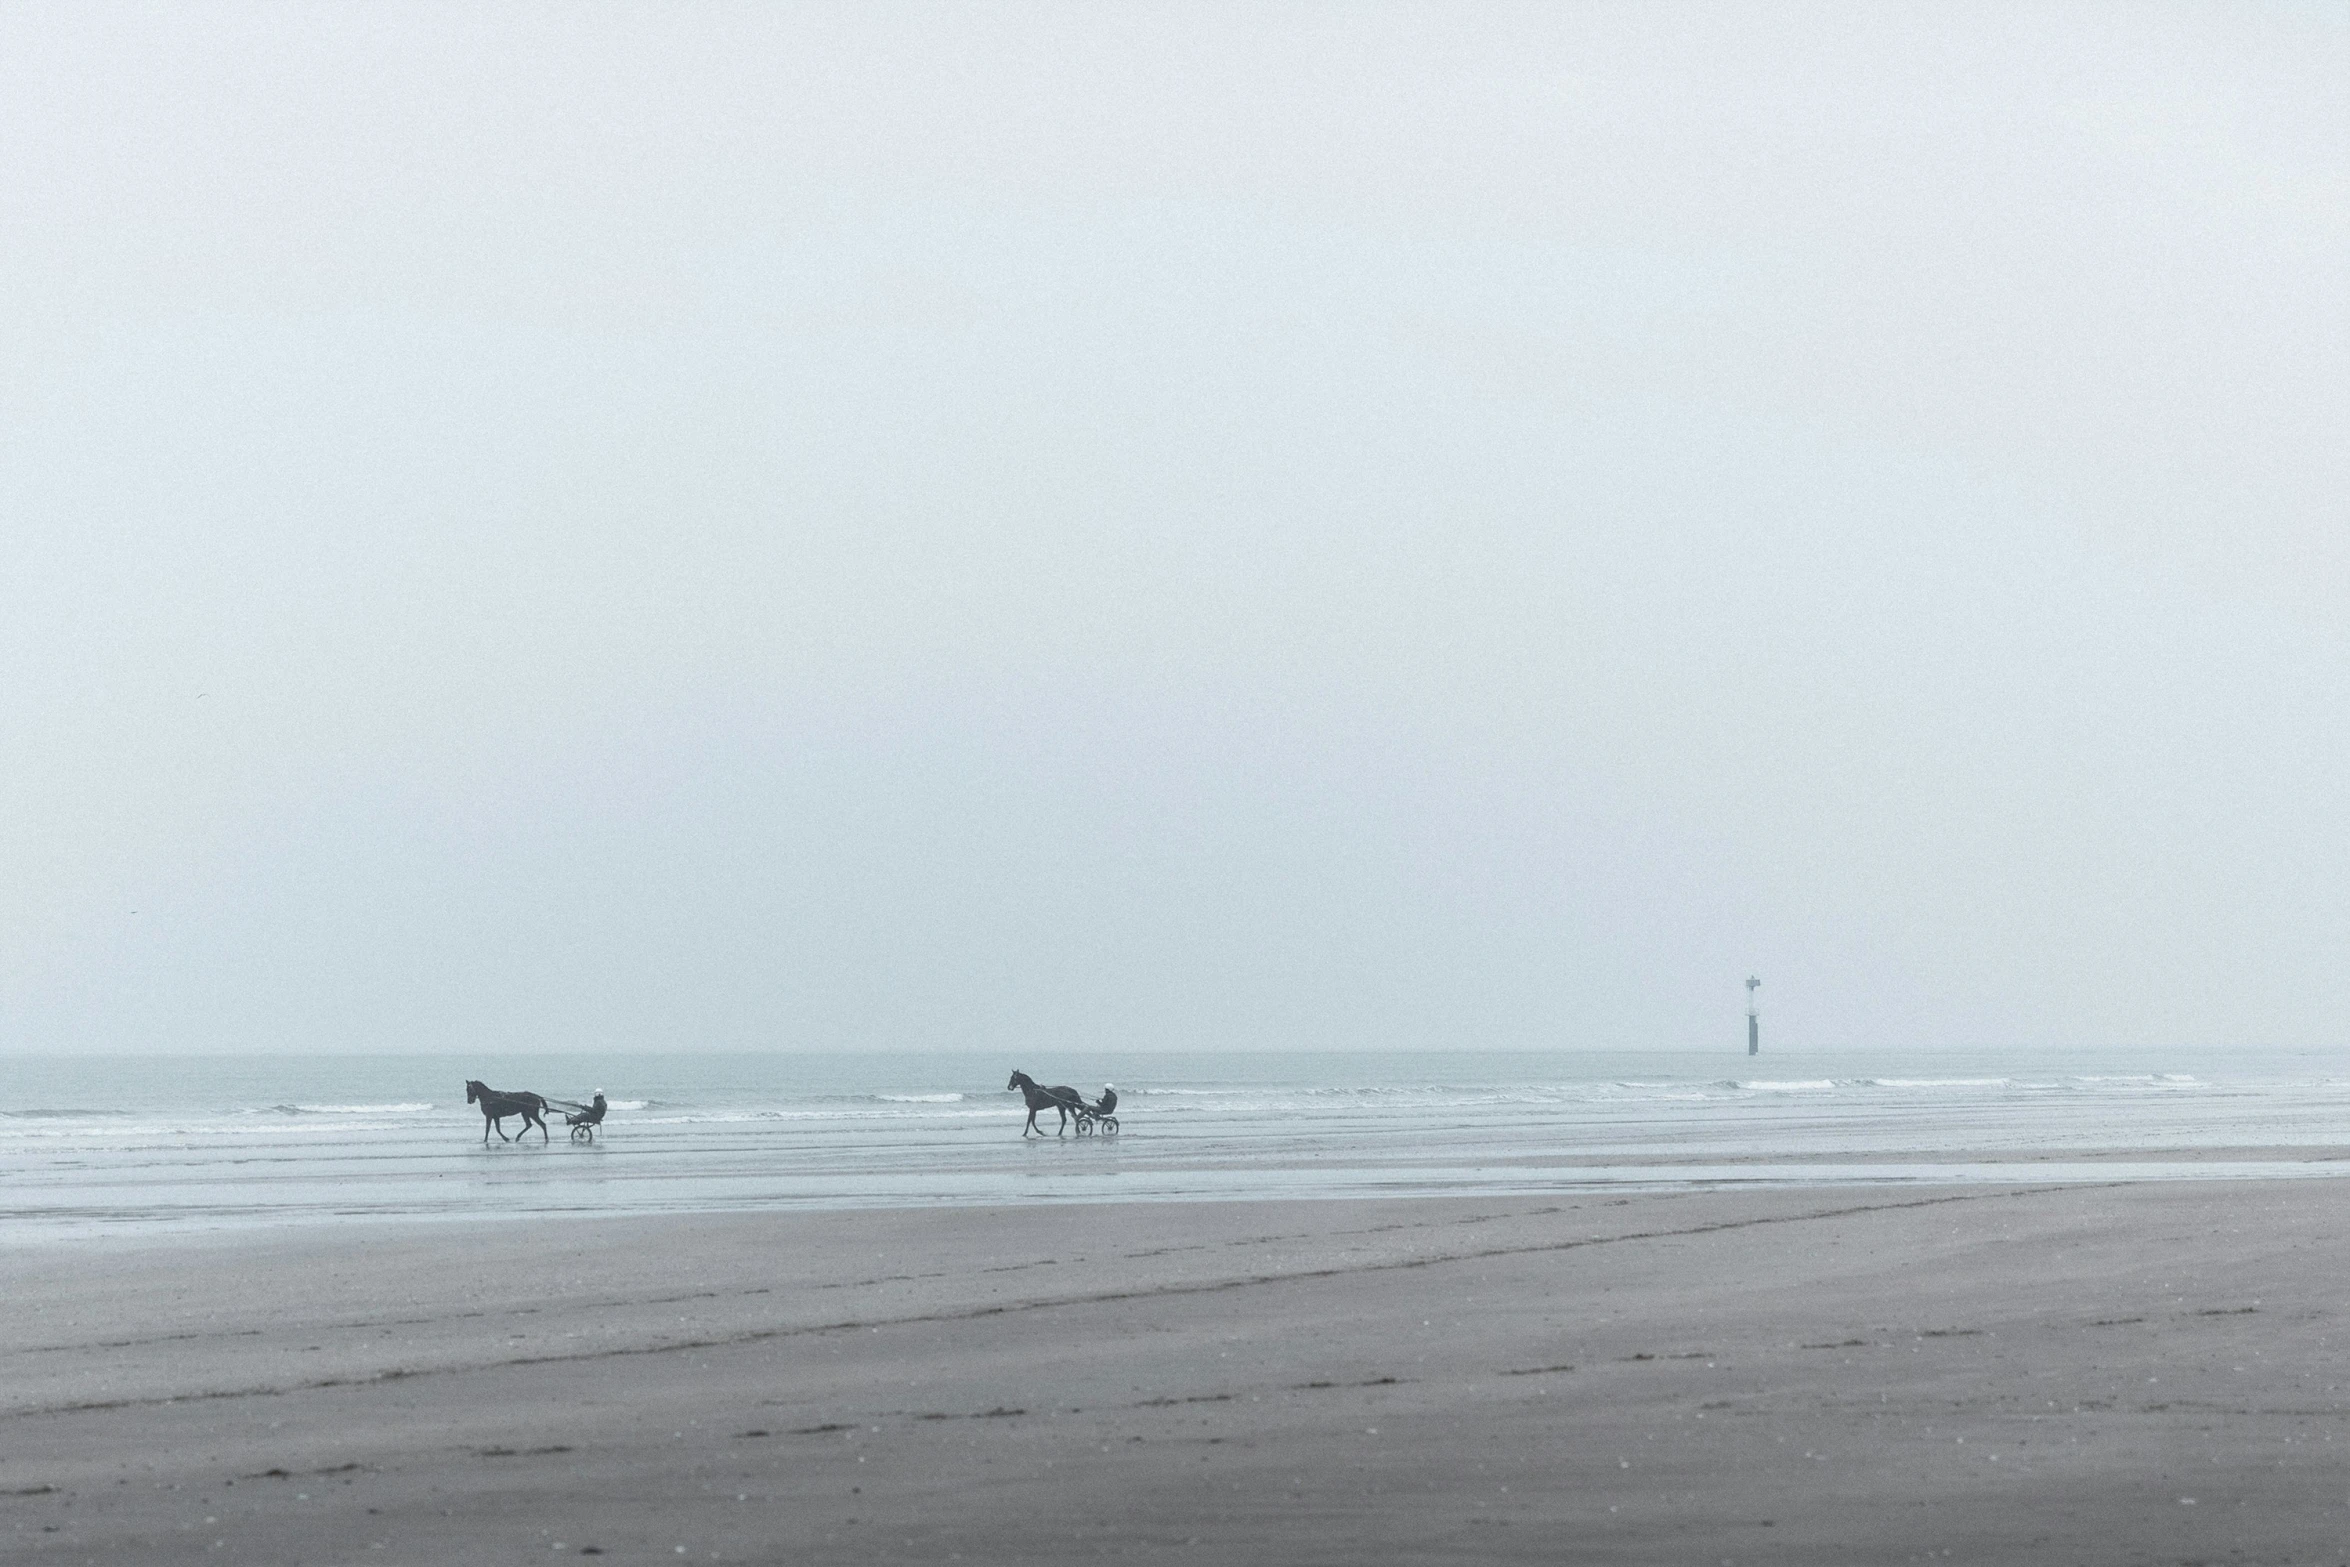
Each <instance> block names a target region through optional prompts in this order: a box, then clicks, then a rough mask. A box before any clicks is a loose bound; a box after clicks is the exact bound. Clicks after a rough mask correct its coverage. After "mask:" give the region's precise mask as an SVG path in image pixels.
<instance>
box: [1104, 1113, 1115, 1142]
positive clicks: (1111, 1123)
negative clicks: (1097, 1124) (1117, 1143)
mask: <svg viewBox="0 0 2350 1567" xmlns="http://www.w3.org/2000/svg"><path fill="white" fill-rule="evenodd" d="M1101 1123H1102V1134H1103V1135H1104V1136H1106V1137H1115V1136H1117V1135H1118V1118H1117V1117H1116V1116H1114V1115H1105V1116H1103V1117H1101Z"/></svg>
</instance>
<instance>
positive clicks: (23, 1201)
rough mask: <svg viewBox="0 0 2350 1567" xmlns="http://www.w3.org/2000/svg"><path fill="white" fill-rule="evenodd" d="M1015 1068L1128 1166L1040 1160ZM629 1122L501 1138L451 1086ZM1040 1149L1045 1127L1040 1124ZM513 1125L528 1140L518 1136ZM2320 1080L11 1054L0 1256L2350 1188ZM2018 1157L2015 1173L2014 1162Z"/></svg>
mask: <svg viewBox="0 0 2350 1567" xmlns="http://www.w3.org/2000/svg"><path fill="white" fill-rule="evenodd" d="M1014 1065H1024V1066H1027V1067H1030V1068H1031V1069H1033V1070H1035V1072H1036V1073H1037V1075H1038V1077H1039V1079H1040V1080H1041V1081H1044V1082H1046V1083H1048V1084H1049V1083H1073V1084H1075V1085H1076V1086H1077V1087H1079V1088H1080V1089H1081V1090H1083V1091H1084V1092H1085V1093H1086V1094H1088V1095H1089V1096H1090V1095H1094V1094H1098V1092H1099V1091H1100V1088H1101V1085H1102V1083H1103V1081H1104V1080H1105V1079H1107V1080H1110V1081H1114V1082H1116V1083H1117V1084H1118V1089H1119V1094H1120V1099H1121V1102H1120V1105H1119V1116H1120V1120H1121V1122H1122V1125H1123V1130H1122V1132H1121V1134H1120V1135H1118V1136H1116V1137H1084V1138H1079V1137H1074V1136H1072V1137H1066V1138H1062V1137H1048V1138H1045V1139H1042V1140H1038V1139H1034V1138H1029V1139H1025V1140H1024V1139H1023V1138H1022V1137H1021V1135H1020V1132H1021V1124H1022V1121H1023V1120H1024V1118H1025V1114H1026V1112H1025V1109H1024V1107H1023V1105H1022V1102H1021V1099H1020V1096H1019V1095H1018V1094H1016V1093H1011V1092H1008V1091H1006V1089H1005V1087H1004V1084H1005V1080H1006V1078H1007V1077H1008V1075H1009V1073H1010V1070H1011V1068H1012V1067H1013V1066H1014ZM473 1076H479V1077H481V1078H483V1079H484V1080H486V1081H488V1082H490V1083H492V1084H494V1085H496V1086H498V1087H500V1088H509V1089H512V1088H528V1089H533V1090H536V1091H537V1092H539V1093H542V1094H545V1095H547V1096H549V1097H550V1098H562V1099H585V1098H587V1097H588V1096H589V1095H590V1094H591V1093H593V1092H595V1091H596V1090H598V1089H601V1090H602V1091H604V1093H605V1094H606V1095H607V1096H608V1098H609V1102H610V1105H611V1113H610V1116H609V1118H608V1120H607V1121H606V1123H605V1130H604V1135H603V1136H602V1138H601V1139H599V1140H598V1141H597V1142H595V1143H593V1144H589V1145H578V1144H573V1143H570V1142H569V1141H567V1140H566V1138H565V1136H564V1132H563V1126H562V1123H561V1121H560V1119H556V1120H554V1123H553V1130H554V1137H553V1140H552V1141H551V1142H548V1143H545V1144H542V1143H541V1142H540V1140H539V1138H538V1135H537V1134H536V1133H535V1132H534V1133H532V1134H530V1136H529V1137H528V1138H527V1140H525V1141H522V1142H519V1143H513V1144H509V1143H503V1142H500V1141H498V1140H497V1139H496V1138H495V1137H493V1138H492V1139H491V1140H490V1143H489V1144H488V1146H486V1147H485V1146H483V1144H482V1142H481V1133H482V1122H481V1117H480V1116H479V1114H478V1113H476V1112H475V1111H474V1110H473V1109H472V1107H470V1106H469V1105H467V1104H466V1103H465V1094H464V1080H465V1079H466V1078H468V1077H473ZM1044 1119H1045V1124H1046V1125H1047V1126H1048V1127H1049V1126H1051V1125H1052V1124H1053V1118H1052V1117H1051V1116H1050V1115H1047V1116H1046V1117H1045V1118H1044ZM516 1126H517V1123H515V1122H511V1121H510V1122H508V1123H507V1129H508V1130H509V1131H512V1130H515V1129H516ZM2337 1149H2338V1150H2339V1151H2340V1152H2341V1153H2343V1154H2344V1155H2346V1156H2350V1061H2342V1060H2338V1059H2336V1058H2335V1057H2333V1056H2330V1055H2323V1054H2301V1055H2295V1054H2279V1053H2268V1054H2249V1053H2241V1052H2229V1053H2221V1052H2205V1053H2201V1054H2197V1053H2193V1052H2169V1053H2157V1052H2147V1053H2144V1054H2142V1055H2122V1054H2102V1055H2099V1054H2090V1053H2069V1054H2068V1053H2056V1052H2047V1051H2037V1052H2031V1053H2029V1054H2025V1053H2006V1054H2001V1053H1996V1052H1981V1053H1975V1054H1970V1055H1955V1054H1942V1055H1937V1056H1934V1057H1932V1058H1928V1059H1919V1058H1914V1057H1912V1058H1902V1057H1900V1056H1898V1055H1896V1054H1894V1053H1891V1052H1887V1053H1882V1054H1871V1053H1863V1052H1852V1053H1842V1054H1823V1053H1794V1052H1786V1053H1780V1054H1775V1055H1767V1056H1763V1057H1758V1058H1748V1057H1747V1056H1745V1055H1743V1054H1732V1053H1727V1052H1725V1053H1720V1054H1704V1055H1698V1054H1679V1055H1670V1054H1655V1053H1631V1052H1619V1053H1611V1052H1591V1051H1580V1052H1579V1051H1556V1052H1528V1053H1506V1054H1505V1053H1484V1054H1479V1053H1456V1052H1442V1053H1439V1052H1426V1053H1417V1054H1379V1055H1335V1054H1322V1055H1314V1054H1304V1055H1290V1056H1281V1057H1274V1056H1266V1055H1259V1054H1247V1055H1242V1054H1229V1055H1219V1054H1213V1053H1197V1054H1183V1055H1133V1054H1127V1055H1119V1054H1102V1055H1098V1056H1092V1057H1088V1058H1086V1059H1084V1060H1051V1059H1043V1058H1037V1059H1032V1060H1028V1061H1013V1060H1007V1059H1004V1058H1001V1057H998V1056H992V1055H991V1056H987V1057H979V1056H970V1055H894V1056H891V1055H881V1056H873V1055H866V1056H822V1055H694V1054H659V1055H655V1054H644V1055H580V1056H563V1055H533V1056H527V1057H507V1058H492V1057H487V1056H480V1057H468V1058H457V1057H441V1056H308V1057H301V1056H252V1057H227V1058H221V1057H211V1058H190V1057H157V1058H127V1057H106V1058H96V1059H79V1060H55V1059H29V1058H7V1057H0V1243H24V1242H29V1241H42V1240H69V1239H70V1240H87V1239H90V1238H93V1237H102V1236H106V1235H123V1234H139V1235H152V1234H156V1233H169V1232H180V1231H190V1230H194V1229H204V1228H221V1227H227V1226H240V1225H256V1224H290V1223H358V1222H365V1221H370V1220H386V1219H453V1218H461V1219H474V1218H497V1217H507V1218H525V1219H546V1218H551V1217H560V1218H578V1219H590V1218H595V1217H599V1216H607V1215H617V1214H643V1213H657V1212H687V1211H723V1210H739V1209H791V1208H850V1207H881V1206H905V1205H923V1204H975V1203H1022V1202H1103V1201H1153V1200H1157V1201H1182V1200H1233V1199H1248V1198H1274V1197H1282V1198H1291V1197H1339V1196H1365V1195H1379V1196H1399V1195H1435V1194H1463V1193H1489V1194H1505V1193H1506V1194H1519V1193H1535V1192H1579V1191H1594V1190H1607V1189H1613V1190H1657V1189H1667V1188H1673V1187H1702V1186H1724V1185H1818V1186H1828V1185H1837V1184H1849V1183H1862V1182H1868V1183H1875V1182H1949V1181H2015V1180H2019V1179H2025V1180H2031V1181H2069V1180H2100V1181H2112V1180H2157V1179H2178V1178H2186V1177H2197V1178H2237V1179H2244V1178H2310V1177H2324V1176H2330V1175H2335V1174H2345V1173H2350V1162H2334V1161H2332V1160H2330V1159H2329V1158H2327V1157H2326V1156H2327V1155H2328V1154H2329V1153H2331V1152H2333V1151H2335V1150H2337ZM2019 1158H2021V1159H2024V1160H2025V1161H2026V1162H2025V1163H2023V1164H2021V1165H2019V1164H2018V1163H2017V1162H2016V1161H2017V1160H2018V1159H2019Z"/></svg>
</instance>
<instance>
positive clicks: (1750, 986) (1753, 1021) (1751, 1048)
mask: <svg viewBox="0 0 2350 1567" xmlns="http://www.w3.org/2000/svg"><path fill="white" fill-rule="evenodd" d="M1761 988H1762V981H1761V980H1759V979H1756V978H1755V977H1754V976H1753V975H1752V974H1749V975H1747V976H1746V1053H1747V1054H1748V1055H1750V1056H1752V1055H1760V1054H1762V1019H1761V1018H1760V1017H1758V1016H1757V1015H1756V1013H1755V1010H1754V993H1755V992H1756V991H1757V990H1760V989H1761Z"/></svg>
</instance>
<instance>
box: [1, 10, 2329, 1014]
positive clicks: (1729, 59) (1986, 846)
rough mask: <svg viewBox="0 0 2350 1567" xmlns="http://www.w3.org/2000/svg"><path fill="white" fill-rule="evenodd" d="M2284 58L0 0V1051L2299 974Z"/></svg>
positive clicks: (2090, 1007) (2203, 985)
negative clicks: (1757, 986)
mask: <svg viewBox="0 0 2350 1567" xmlns="http://www.w3.org/2000/svg"><path fill="white" fill-rule="evenodd" d="M2345 82H2350V7H2346V6H2343V5H2318V4H2298V5H2286V4H2277V5H2256V4H2240V5H2227V6H2211V7H2201V6H2178V7H2163V6H2145V5H2139V6H2129V7H2114V8H2110V9H2109V8H2104V7H2095V6H2081V7H2052V6H2041V5H2028V6H2019V7H2015V8H2000V7H1994V6H1987V5H1986V6H1971V5H1970V6H1950V7H1934V8H1928V7H1919V8H1915V9H1904V8H1899V7H1893V6H1878V5H1853V6H1849V7H1825V8H1806V7H1801V6H1770V7H1754V6H1745V5H1731V4H1724V5H1721V6H1718V7H1709V6H1694V7H1671V6H1667V5H1662V4H1655V5H1651V4H1639V5H1630V4H1626V5H1612V6H1585V7H1569V6H1554V5H1542V6H1533V7H1528V8H1524V9H1517V8H1512V7H1507V6H1501V5H1490V6H1475V7H1425V8H1421V7H1398V6H1388V7H1382V6H1335V5H1334V6H1291V7H1281V6H1264V5H1247V6H1235V7H1231V8H1227V9H1215V8H1211V7H1206V6H1201V5H1193V4H1184V5H1171V6H1165V7H1151V6H1127V7H1103V6H1092V5H1072V6H1067V7H1057V6H1018V7H944V6H942V7H926V6H897V7H889V6H880V5H873V6H867V5H854V6H852V5H845V4H844V5H838V6H829V7H807V8H789V7H780V6H777V7H769V6H755V7H741V8H730V7H723V6H697V7H690V8H666V7H651V6H647V7H641V8H589V7H583V6H576V5H569V4H566V5H561V6H548V7H544V8H532V7H517V6H495V7H478V6H472V5H458V6H451V7H448V8H445V9H429V8H419V7H393V6H380V7H367V8H360V7H334V6H317V7H301V6H288V7H283V8H256V9H245V8H234V7H155V8H144V7H141V8H131V7H113V6H105V5H97V4H75V5H56V6H41V5H25V4H16V5H10V6H8V7H7V8H5V9H0V1051H9V1052H78V1051H92V1050H121V1051H128V1050H443V1049H475V1048H496V1049H539V1048H559V1047H560V1048H589V1049H592V1048H601V1047H606V1046H611V1047H662V1048H681V1049H685V1048H717V1049H746V1048H785V1049H832V1048H843V1049H862V1048H897V1049H919V1048H931V1047H966V1046H969V1047H991V1048H992V1047H996V1046H1003V1047H1005V1048H1012V1047H1015V1046H1029V1047H1032V1048H1056V1049H1057V1048H1072V1047H1080V1046H1084V1047H1099V1048H1156V1047H1191V1046H1196V1047H1232V1048H1296V1047H1316V1048H1334V1047H1352V1046H1365V1047H1452V1046H1459V1047H1511V1046H1528V1047H1548V1046H1569V1047H1657V1048H1697V1047H1710V1046H1719V1047H1720V1048H1721V1049H1723V1050H1724V1052H1725V1053H1726V1054H1729V1053H1738V1052H1741V1051H1742V1049H1743V1040H1744V1026H1743V1022H1742V1020H1741V1017H1740V1013H1741V1011H1742V1008H1743V1003H1744V993H1743V990H1742V981H1743V980H1744V979H1745V977H1746V975H1747V974H1748V973H1749V972H1753V973H1757V974H1759V975H1761V977H1762V978H1763V980H1764V982H1765V988H1764V989H1763V991H1762V992H1761V999H1762V1002H1763V1005H1764V1011H1765V1037H1766V1041H1767V1042H1768V1043H1769V1045H1770V1047H1773V1048H1778V1047H1784V1048H1798V1047H1801V1046H1805V1045H1817V1046H1831V1045H1832V1046H1840V1047H1841V1046H1884V1047H1887V1048H1890V1049H1907V1048H1919V1049H1925V1048H1931V1047H1937V1046H1950V1045H1968V1044H2000V1045H2009V1044H2014V1045H2039V1044H2045V1045H2050V1046H2058V1045H2127V1044H2132V1043H2140V1042H2160V1043H2181V1042H2185V1043H2198V1044H2219V1045H2229V1044H2244V1045H2254V1044H2259V1045H2302V1046H2317V1045H2328V1044H2331V1043H2333V1042H2336V1041H2339V1040H2341V1039H2343V1038H2344V1035H2345V1020H2346V1019H2350V964H2346V962H2345V959H2346V957H2350V905H2346V902H2345V890H2346V888H2350V834H2346V831H2345V829H2346V828H2350V641H2346V635H2345V629H2344V627H2345V620H2344V614H2343V607H2344V605H2345V603H2346V602H2350V527H2346V526H2345V524H2346V522H2350V517H2346V509H2350V503H2346V499H2345V498H2346V497H2350V434H2346V432H2350V374H2346V372H2350V286H2346V284H2350V273H2346V267H2345V257H2346V256H2350V93H2346V92H2345V90H2344V83H2345Z"/></svg>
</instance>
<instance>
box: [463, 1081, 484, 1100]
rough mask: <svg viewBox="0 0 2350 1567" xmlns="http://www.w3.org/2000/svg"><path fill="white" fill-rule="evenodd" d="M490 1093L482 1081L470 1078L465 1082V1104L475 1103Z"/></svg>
mask: <svg viewBox="0 0 2350 1567" xmlns="http://www.w3.org/2000/svg"><path fill="white" fill-rule="evenodd" d="M488 1092H489V1090H488V1089H487V1088H485V1087H483V1086H482V1083H481V1079H479V1078H476V1077H469V1078H467V1079H466V1080H465V1102H466V1103H467V1104H472V1103H474V1102H475V1101H476V1100H478V1099H480V1098H481V1097H482V1096H483V1095H484V1094H487V1093H488Z"/></svg>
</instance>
